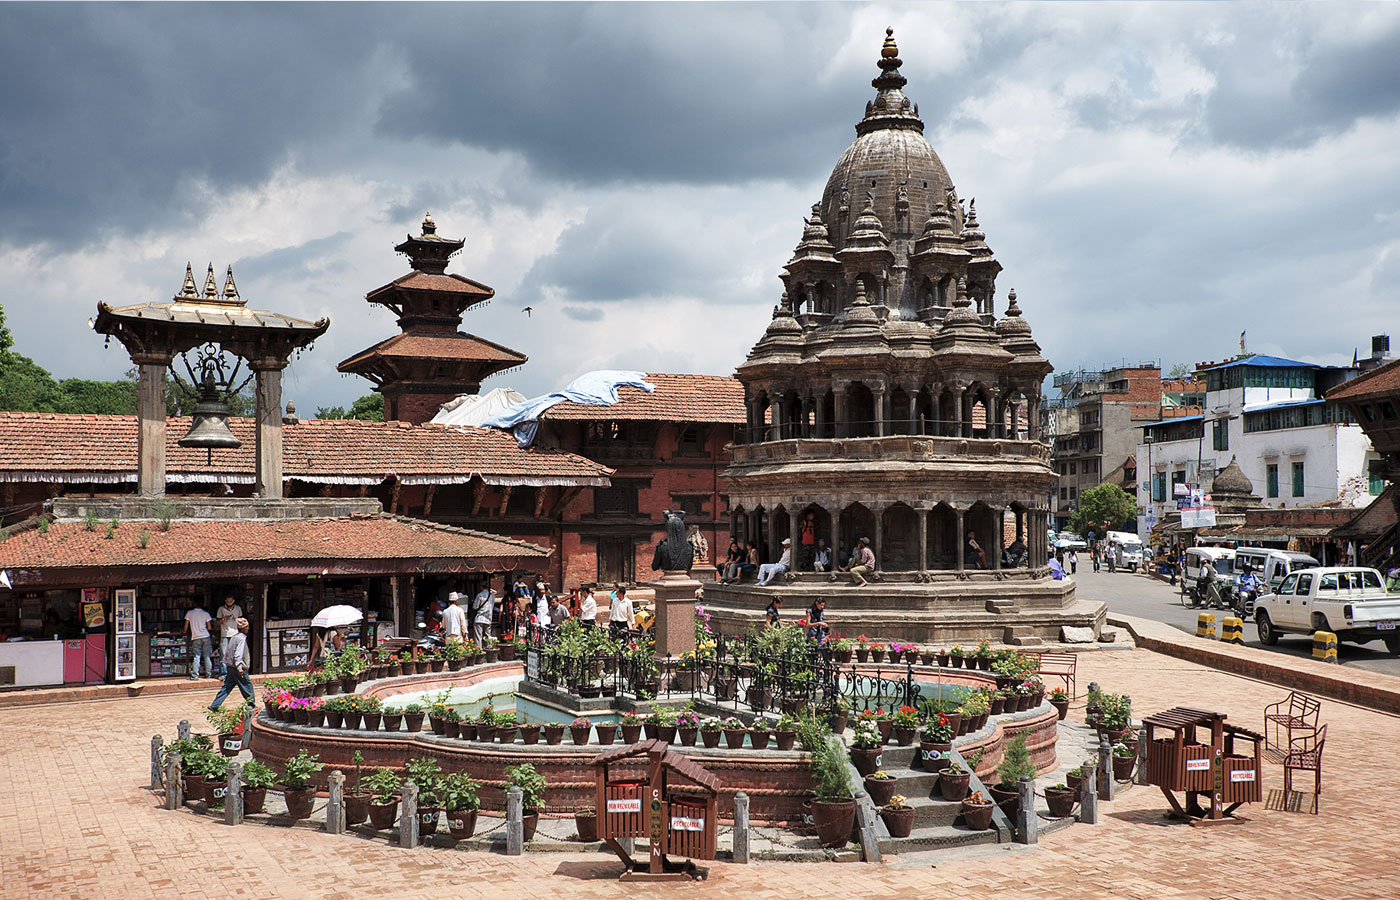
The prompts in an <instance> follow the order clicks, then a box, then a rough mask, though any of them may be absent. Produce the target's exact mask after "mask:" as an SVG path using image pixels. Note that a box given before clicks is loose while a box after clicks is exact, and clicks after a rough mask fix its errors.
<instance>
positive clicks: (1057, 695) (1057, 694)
mask: <svg viewBox="0 0 1400 900" xmlns="http://www.w3.org/2000/svg"><path fill="white" fill-rule="evenodd" d="M1050 705H1051V706H1053V707H1055V714H1056V715H1057V716H1058V717H1059V720H1060V721H1061V722H1063V721H1064V720H1065V716H1067V715H1069V692H1068V691H1066V690H1065V689H1064V688H1055V689H1054V690H1053V691H1051V692H1050Z"/></svg>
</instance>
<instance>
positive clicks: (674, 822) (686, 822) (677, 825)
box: [671, 816, 705, 831]
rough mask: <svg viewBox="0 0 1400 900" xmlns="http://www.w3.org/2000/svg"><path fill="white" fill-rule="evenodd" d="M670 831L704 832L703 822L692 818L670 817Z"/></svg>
mask: <svg viewBox="0 0 1400 900" xmlns="http://www.w3.org/2000/svg"><path fill="white" fill-rule="evenodd" d="M671 830H672V831H704V830H705V820H704V819H696V818H693V817H691V816H672V817H671Z"/></svg>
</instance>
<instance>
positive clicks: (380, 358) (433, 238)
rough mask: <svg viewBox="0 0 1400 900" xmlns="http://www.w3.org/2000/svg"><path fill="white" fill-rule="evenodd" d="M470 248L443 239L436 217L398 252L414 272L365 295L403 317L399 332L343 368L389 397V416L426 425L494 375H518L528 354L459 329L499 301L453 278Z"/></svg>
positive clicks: (469, 282) (467, 281) (470, 282)
mask: <svg viewBox="0 0 1400 900" xmlns="http://www.w3.org/2000/svg"><path fill="white" fill-rule="evenodd" d="M465 243H466V242H465V241H463V240H453V239H451V238H445V237H442V236H441V235H439V234H438V233H437V226H436V224H435V223H434V222H433V217H432V215H426V216H424V217H423V233H422V234H421V235H419V236H417V237H414V236H413V235H409V236H408V239H407V240H405V241H404V242H403V243H401V244H399V245H398V246H397V247H395V248H394V249H395V250H396V251H398V252H399V253H402V254H404V255H405V256H407V257H408V259H409V263H410V265H412V267H413V271H411V272H409V273H408V274H407V275H404V276H403V277H401V278H396V279H394V280H393V281H391V282H389V283H388V284H386V285H384V286H383V287H378V288H375V289H374V290H372V291H370V292H369V293H368V294H366V295H365V299H366V300H368V301H369V302H370V303H377V304H379V305H381V306H384V307H387V308H388V309H390V310H392V311H393V312H394V314H395V315H397V316H398V317H399V328H400V329H401V330H400V332H399V334H396V335H394V336H393V337H391V338H388V339H386V340H383V341H380V342H379V343H377V344H375V345H374V346H373V347H370V348H368V349H365V350H362V351H360V352H359V353H357V354H355V355H354V356H352V357H350V358H349V359H347V360H345V361H344V362H342V363H341V364H340V365H339V366H337V367H336V368H338V369H339V370H340V371H342V372H347V373H351V374H354V375H360V376H363V377H364V378H367V379H369V380H370V381H371V382H373V384H374V389H375V390H376V391H378V392H379V393H381V394H383V395H384V418H385V419H386V420H390V421H393V420H397V421H402V422H411V423H413V424H421V423H423V422H427V421H428V420H430V419H432V417H433V416H434V414H436V413H437V411H438V407H439V406H441V405H442V404H444V403H446V402H447V401H449V400H451V399H453V398H454V397H457V396H460V395H461V394H475V393H477V392H478V391H479V390H480V389H481V382H482V380H483V379H485V378H486V377H487V376H489V375H494V374H496V373H497V372H502V371H505V370H506V369H513V368H515V367H516V366H519V365H521V364H522V363H524V362H525V360H526V356H525V354H523V353H518V352H516V351H515V350H512V349H510V348H509V347H503V346H502V345H500V344H497V343H495V342H493V341H488V340H486V339H485V338H480V337H477V336H476V335H474V334H467V333H465V332H462V331H458V330H457V329H458V327H459V326H460V325H461V324H462V314H463V313H465V312H466V311H467V310H468V309H470V308H471V307H473V306H476V305H477V304H479V303H484V302H486V301H488V300H490V299H491V298H492V297H493V296H495V293H496V292H495V291H494V290H493V289H491V288H490V287H487V286H486V285H484V284H482V283H481V282H479V281H473V280H472V279H470V278H467V277H465V276H462V275H455V274H453V275H449V274H447V271H446V270H447V263H448V260H450V259H451V258H452V257H453V256H454V255H456V253H457V252H458V251H459V250H461V249H462V245H463V244H465Z"/></svg>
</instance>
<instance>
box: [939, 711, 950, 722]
mask: <svg viewBox="0 0 1400 900" xmlns="http://www.w3.org/2000/svg"><path fill="white" fill-rule="evenodd" d="M938 724H939V725H947V724H948V717H947V716H945V715H943V713H939V714H938Z"/></svg>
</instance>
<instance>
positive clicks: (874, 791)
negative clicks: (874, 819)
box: [865, 775, 898, 806]
mask: <svg viewBox="0 0 1400 900" xmlns="http://www.w3.org/2000/svg"><path fill="white" fill-rule="evenodd" d="M897 786H898V782H897V781H895V779H893V778H876V777H874V776H873V775H867V776H865V792H866V793H867V794H869V795H870V802H871V803H874V804H875V805H876V806H884V805H886V804H887V803H889V802H890V798H891V797H893V796H894V789H895V787H897Z"/></svg>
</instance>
